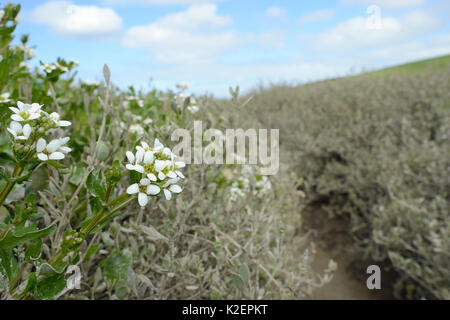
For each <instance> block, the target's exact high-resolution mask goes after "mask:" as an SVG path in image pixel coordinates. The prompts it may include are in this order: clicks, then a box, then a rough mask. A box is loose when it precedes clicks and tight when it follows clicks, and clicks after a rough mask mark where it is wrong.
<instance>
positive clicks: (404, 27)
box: [303, 11, 440, 51]
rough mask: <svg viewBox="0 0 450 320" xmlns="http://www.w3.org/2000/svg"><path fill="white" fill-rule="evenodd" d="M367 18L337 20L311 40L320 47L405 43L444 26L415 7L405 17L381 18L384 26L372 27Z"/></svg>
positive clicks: (371, 46)
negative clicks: (340, 21) (338, 21)
mask: <svg viewBox="0 0 450 320" xmlns="http://www.w3.org/2000/svg"><path fill="white" fill-rule="evenodd" d="M367 21H368V20H367V18H363V17H357V18H353V19H349V20H347V21H344V22H342V23H339V24H337V25H336V26H335V27H333V28H332V29H330V30H328V31H325V32H323V33H321V34H317V35H314V36H307V37H303V38H304V39H307V40H310V41H311V43H312V45H313V46H314V47H315V48H316V49H318V50H334V51H348V50H355V49H359V48H373V47H377V46H378V47H379V46H383V45H389V44H393V43H401V42H405V41H408V40H411V39H413V38H415V37H418V36H421V35H424V34H427V33H429V32H431V31H434V30H436V29H437V28H439V26H440V22H439V20H438V19H437V18H436V17H434V16H432V15H430V14H428V13H426V12H425V11H415V12H410V13H408V14H406V15H404V16H403V17H401V18H392V17H386V18H383V17H382V18H381V21H380V22H381V28H380V29H371V28H369V27H368V25H367Z"/></svg>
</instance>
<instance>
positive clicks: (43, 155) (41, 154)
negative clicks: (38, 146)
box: [37, 153, 48, 161]
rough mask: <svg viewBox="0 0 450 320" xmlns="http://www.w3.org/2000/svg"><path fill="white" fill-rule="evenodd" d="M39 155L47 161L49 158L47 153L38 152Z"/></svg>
mask: <svg viewBox="0 0 450 320" xmlns="http://www.w3.org/2000/svg"><path fill="white" fill-rule="evenodd" d="M37 157H38V158H39V159H40V160H42V161H47V160H48V156H47V155H46V154H45V153H38V154H37Z"/></svg>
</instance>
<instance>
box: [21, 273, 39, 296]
mask: <svg viewBox="0 0 450 320" xmlns="http://www.w3.org/2000/svg"><path fill="white" fill-rule="evenodd" d="M36 289H37V277H36V273H34V272H32V273H30V275H29V276H28V281H27V286H26V287H25V289H24V290H23V292H22V294H21V295H22V296H27V295H31V296H34V295H35V294H36Z"/></svg>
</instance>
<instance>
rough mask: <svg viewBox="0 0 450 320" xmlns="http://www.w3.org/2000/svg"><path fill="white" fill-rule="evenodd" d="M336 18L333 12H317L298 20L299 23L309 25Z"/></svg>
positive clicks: (324, 10) (325, 10)
mask: <svg viewBox="0 0 450 320" xmlns="http://www.w3.org/2000/svg"><path fill="white" fill-rule="evenodd" d="M333 16H334V11H333V10H327V9H323V10H316V11H313V12H309V13H307V14H305V15H303V16H301V17H300V19H298V22H299V23H301V24H307V23H313V22H319V21H325V20H330V19H331V18H333Z"/></svg>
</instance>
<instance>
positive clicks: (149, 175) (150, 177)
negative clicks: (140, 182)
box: [147, 173, 158, 181]
mask: <svg viewBox="0 0 450 320" xmlns="http://www.w3.org/2000/svg"><path fill="white" fill-rule="evenodd" d="M147 178H149V179H150V181H156V180H158V179H156V176H155V175H154V174H153V173H149V174H148V175H147Z"/></svg>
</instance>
